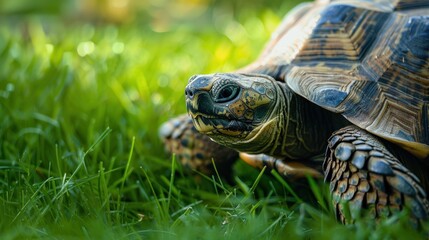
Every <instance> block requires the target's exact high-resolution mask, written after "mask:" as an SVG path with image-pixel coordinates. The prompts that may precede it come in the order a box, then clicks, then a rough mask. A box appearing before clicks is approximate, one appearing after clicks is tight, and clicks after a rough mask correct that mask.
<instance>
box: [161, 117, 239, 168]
mask: <svg viewBox="0 0 429 240" xmlns="http://www.w3.org/2000/svg"><path fill="white" fill-rule="evenodd" d="M159 135H160V137H161V139H162V141H163V142H164V144H165V149H166V151H167V152H169V153H174V154H176V158H177V159H178V160H179V161H180V163H181V164H182V165H183V166H185V167H186V168H188V169H192V170H196V171H199V172H202V173H204V174H206V175H211V174H214V168H213V163H212V159H213V161H214V162H215V164H216V168H217V170H218V171H219V174H221V175H225V176H226V175H229V174H231V166H232V164H233V163H234V162H235V160H237V159H238V153H237V152H236V151H235V150H232V149H230V148H227V147H224V146H221V145H219V144H217V143H215V142H213V141H212V140H210V138H209V137H207V136H206V135H203V134H201V133H199V132H198V131H197V130H196V129H195V128H194V125H193V124H192V120H191V118H190V117H189V116H188V115H187V114H183V115H180V116H178V117H176V118H173V119H171V120H169V121H167V122H165V123H164V124H163V125H162V126H161V127H160V129H159Z"/></svg>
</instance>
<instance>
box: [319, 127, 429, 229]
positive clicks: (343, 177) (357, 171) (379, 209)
mask: <svg viewBox="0 0 429 240" xmlns="http://www.w3.org/2000/svg"><path fill="white" fill-rule="evenodd" d="M401 157H402V158H401V160H403V161H407V159H403V156H401ZM409 157H412V156H411V155H410V156H409ZM323 170H324V172H325V181H329V182H330V191H331V195H332V202H333V205H334V209H335V212H336V216H337V218H338V219H339V220H340V221H341V222H343V223H351V222H353V221H354V219H356V218H359V217H360V215H361V212H362V211H361V210H363V209H366V212H368V214H370V215H369V216H371V217H373V218H380V217H383V216H389V215H391V214H392V213H394V212H397V211H400V210H402V209H404V208H408V209H409V210H410V211H411V213H412V214H413V216H414V217H415V218H416V219H417V220H419V219H427V218H428V216H429V202H428V199H427V196H426V192H425V190H424V189H423V187H422V185H421V181H420V180H419V178H417V177H416V176H415V175H414V174H413V173H412V172H411V171H409V169H408V168H407V167H405V166H404V165H403V164H402V163H401V162H400V161H399V160H398V158H397V157H395V156H394V155H393V154H392V153H391V152H389V151H388V149H387V148H386V146H385V145H384V144H383V143H382V141H380V140H379V139H378V138H377V137H375V136H373V135H371V134H370V133H368V132H366V131H364V130H362V129H359V128H357V127H355V126H349V127H346V128H343V129H340V130H339V131H337V132H335V133H334V134H333V135H332V136H331V138H330V139H329V143H328V148H327V151H326V158H325V162H324V163H323Z"/></svg>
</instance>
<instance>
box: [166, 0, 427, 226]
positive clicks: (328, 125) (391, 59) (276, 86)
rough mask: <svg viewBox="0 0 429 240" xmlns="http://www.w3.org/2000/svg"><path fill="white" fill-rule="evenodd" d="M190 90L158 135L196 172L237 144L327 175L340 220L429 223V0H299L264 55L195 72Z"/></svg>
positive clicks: (264, 159) (260, 162)
mask: <svg viewBox="0 0 429 240" xmlns="http://www.w3.org/2000/svg"><path fill="white" fill-rule="evenodd" d="M185 95H186V106H187V111H188V115H189V116H181V117H179V118H178V119H175V120H172V121H170V122H167V123H166V124H164V125H163V126H162V127H161V130H160V133H161V136H162V137H163V138H164V139H165V140H166V141H169V143H170V144H169V149H170V150H171V151H173V152H174V151H176V152H177V154H178V155H179V156H180V157H181V159H182V161H183V162H192V161H189V159H196V160H198V161H196V162H199V163H198V164H195V163H192V164H190V165H192V167H195V168H198V167H197V165H198V166H200V168H201V169H202V168H204V169H207V166H208V164H207V162H209V164H210V163H211V161H207V160H204V159H208V158H214V159H215V161H217V159H222V160H223V162H224V163H225V162H227V163H228V164H231V162H233V160H234V158H236V155H234V153H235V152H236V151H237V152H240V158H242V159H243V160H245V161H246V162H248V163H250V164H251V165H253V166H256V167H259V168H262V167H264V166H266V167H269V168H272V169H275V170H277V171H278V172H279V173H280V174H282V175H283V176H285V177H300V176H305V175H311V176H316V177H317V176H324V179H325V181H327V182H329V186H330V187H329V189H330V194H331V196H332V204H333V206H334V209H335V214H336V217H337V218H338V219H339V220H340V221H342V222H348V220H347V218H346V215H347V213H348V212H350V213H351V214H352V216H351V219H352V220H353V219H355V218H357V216H358V215H357V214H360V213H359V212H360V211H358V210H360V209H368V210H369V211H368V212H369V214H372V216H373V217H374V218H380V217H381V216H385V215H386V214H388V215H390V214H392V213H394V212H397V211H400V210H402V209H409V210H410V212H411V214H412V216H413V217H414V218H416V219H419V220H424V219H427V218H428V216H429V201H428V197H427V196H428V189H429V171H428V170H429V1H427V0H361V1H357V0H343V1H340V0H338V1H326V0H324V1H316V2H314V3H304V4H301V5H299V6H298V7H296V8H295V9H293V10H292V11H291V12H290V13H288V14H287V15H286V17H285V18H284V20H283V21H282V23H281V24H280V26H279V28H278V29H277V30H276V31H275V32H274V34H273V35H272V37H271V39H270V41H269V42H268V44H267V45H266V47H265V50H263V52H262V54H261V55H260V57H259V58H258V59H257V60H256V61H254V62H253V63H250V64H249V65H248V66H246V67H244V68H241V69H238V70H237V71H234V72H230V73H214V74H202V75H195V76H192V77H191V78H190V79H189V81H188V84H187V86H186V89H185ZM191 121H192V123H193V126H192V125H191ZM180 126H182V127H180ZM185 126H187V127H185ZM184 133H186V134H184ZM189 139H192V140H189ZM210 140H212V141H214V142H216V143H218V144H219V145H216V143H208V142H210ZM172 142H176V145H175V147H171V146H172V145H171V143H172ZM190 142H192V144H190ZM195 142H200V144H199V145H203V146H206V147H205V148H201V147H198V146H197V145H198V144H196V143H195ZM206 143H207V144H206ZM210 144H212V145H210ZM209 145H210V146H216V147H214V148H213V149H215V150H214V151H213V152H210V146H209ZM222 148H223V149H224V150H223V151H219V149H222ZM184 149H188V152H187V153H185V154H183V153H184V151H183V150H184ZM183 159H184V160H183ZM320 159H322V160H320ZM204 161H205V163H204ZM194 162H195V161H194ZM201 166H204V167H201ZM318 166H320V167H318ZM344 202H346V203H348V204H343V203H344ZM347 208H348V209H347Z"/></svg>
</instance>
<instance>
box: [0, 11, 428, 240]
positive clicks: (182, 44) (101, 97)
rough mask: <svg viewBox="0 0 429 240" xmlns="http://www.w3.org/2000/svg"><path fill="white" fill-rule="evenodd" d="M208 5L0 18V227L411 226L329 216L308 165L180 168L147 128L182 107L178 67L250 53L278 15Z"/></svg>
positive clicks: (205, 233)
mask: <svg viewBox="0 0 429 240" xmlns="http://www.w3.org/2000/svg"><path fill="white" fill-rule="evenodd" d="M221 19H222V18H220V20H219V19H218V20H215V21H214V22H215V23H213V24H208V25H207V26H204V28H201V25H200V24H198V23H195V25H196V26H192V25H191V26H189V25H184V26H178V27H177V29H170V31H167V32H164V33H159V32H155V30H156V29H155V30H154V29H153V28H151V27H150V26H147V25H139V24H138V23H136V24H134V25H127V26H124V27H117V26H115V25H106V24H104V25H103V24H102V25H96V24H92V23H87V24H83V25H82V24H76V25H73V24H67V23H64V22H61V21H59V22H57V21H52V20H51V21H47V20H46V19H45V20H40V19H38V18H31V19H29V20H28V21H24V22H21V23H20V24H16V23H10V24H9V25H2V26H1V27H0V105H1V107H0V116H1V118H0V139H1V142H0V176H1V177H0V212H1V213H0V233H1V238H2V239H22V238H33V239H34V238H44V239H45V238H47V239H50V238H55V239H82V238H86V239H120V238H126V239H127V238H130V239H140V238H152V239H195V238H204V239H220V238H226V239H245V238H249V239H255V238H262V239H275V238H318V239H319V238H321V239H324V238H325V239H344V238H363V239H365V238H385V237H386V238H389V236H397V237H398V238H400V237H413V236H414V237H421V236H420V235H419V234H418V233H417V232H416V231H414V230H412V229H410V228H409V227H408V225H407V224H406V219H407V215H406V214H405V213H404V214H402V215H399V216H395V217H393V218H390V219H387V220H386V221H385V222H383V223H382V224H380V225H378V226H375V225H368V224H366V222H365V221H364V220H362V221H359V222H358V223H357V224H355V225H350V226H342V225H339V224H338V223H337V222H336V221H335V219H334V217H333V211H332V209H331V208H330V205H329V199H328V197H327V194H326V193H327V188H326V186H325V185H323V184H322V183H320V182H318V181H314V180H312V179H310V180H307V179H304V180H302V181H299V182H290V181H288V180H284V179H282V178H280V177H279V176H278V174H276V173H272V172H259V171H257V170H255V169H252V168H250V167H249V166H246V165H245V164H244V163H241V162H239V163H237V164H236V165H235V166H234V172H233V173H232V174H233V175H234V177H233V182H232V183H227V182H226V181H224V180H222V179H221V178H219V177H218V176H206V177H204V176H200V175H198V174H196V175H195V176H189V175H187V174H186V173H183V171H182V169H181V166H180V165H178V164H176V163H175V162H174V158H172V157H170V156H167V155H165V153H164V151H163V146H162V144H161V142H160V140H159V139H158V134H157V128H158V126H159V125H160V124H161V123H162V122H164V121H165V120H167V119H168V118H170V117H173V116H175V115H177V114H180V113H183V112H184V111H185V106H184V104H183V103H184V96H183V95H184V94H183V89H184V86H185V84H186V81H187V79H188V78H189V77H190V76H191V75H192V74H196V73H209V72H214V71H231V70H233V69H235V68H237V67H241V66H243V65H245V64H247V63H249V62H251V61H252V60H253V59H255V58H256V56H257V55H258V53H259V51H260V49H261V48H262V46H263V44H264V42H265V41H266V40H267V39H268V37H269V34H270V32H272V31H273V30H274V28H275V26H276V25H277V24H278V23H279V21H280V20H281V17H279V16H278V15H277V14H275V13H274V12H272V11H270V10H263V9H259V10H258V11H256V10H254V14H253V15H249V14H244V15H243V16H241V17H240V22H238V21H236V20H235V21H229V20H231V19H228V18H227V20H228V21H227V20H225V21H224V22H219V21H222V20H221ZM216 21H218V22H217V23H216Z"/></svg>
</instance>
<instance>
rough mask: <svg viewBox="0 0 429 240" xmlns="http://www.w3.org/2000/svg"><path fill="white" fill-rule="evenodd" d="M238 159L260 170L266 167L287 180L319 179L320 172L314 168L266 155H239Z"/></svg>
mask: <svg viewBox="0 0 429 240" xmlns="http://www.w3.org/2000/svg"><path fill="white" fill-rule="evenodd" d="M240 158H241V159H242V160H243V161H245V162H246V163H247V164H249V165H251V166H253V167H256V168H258V169H262V168H263V167H264V166H266V167H267V168H268V169H274V170H276V171H277V172H278V173H279V174H280V175H282V176H283V177H287V178H301V177H306V176H312V177H316V178H321V177H322V174H321V172H319V171H317V170H316V169H315V168H314V167H311V166H308V165H305V163H303V162H297V161H289V160H288V161H286V160H283V159H280V158H275V157H271V156H268V155H266V154H257V155H253V154H247V153H240Z"/></svg>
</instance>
